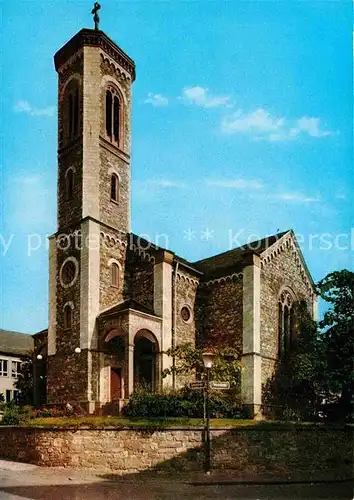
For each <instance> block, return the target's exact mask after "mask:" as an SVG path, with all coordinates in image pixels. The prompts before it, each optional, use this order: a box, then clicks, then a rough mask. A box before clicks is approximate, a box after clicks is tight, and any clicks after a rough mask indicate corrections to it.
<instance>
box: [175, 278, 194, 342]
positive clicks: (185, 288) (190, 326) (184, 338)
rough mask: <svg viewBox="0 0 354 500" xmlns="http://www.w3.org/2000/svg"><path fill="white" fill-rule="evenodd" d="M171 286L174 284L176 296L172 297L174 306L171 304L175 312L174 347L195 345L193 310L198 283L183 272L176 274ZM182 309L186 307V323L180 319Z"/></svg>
mask: <svg viewBox="0 0 354 500" xmlns="http://www.w3.org/2000/svg"><path fill="white" fill-rule="evenodd" d="M173 284H176V295H173V300H174V299H176V304H173V307H174V310H175V311H176V330H175V345H178V344H184V343H191V344H192V345H195V340H196V321H195V308H196V294H197V286H198V281H197V280H196V278H195V276H192V275H191V274H190V273H188V272H186V271H185V270H183V273H178V275H177V280H176V281H173ZM183 307H187V308H188V309H189V312H190V318H189V320H187V321H185V320H184V319H183V318H182V314H181V310H182V308H183Z"/></svg>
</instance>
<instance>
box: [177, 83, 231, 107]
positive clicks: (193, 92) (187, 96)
mask: <svg viewBox="0 0 354 500" xmlns="http://www.w3.org/2000/svg"><path fill="white" fill-rule="evenodd" d="M180 99H182V100H183V101H184V102H186V103H188V104H195V105H196V106H200V107H202V108H217V107H224V106H227V107H230V106H232V104H230V97H229V96H222V95H212V94H211V93H210V91H209V89H208V88H205V87H200V86H198V85H197V86H195V87H185V88H184V89H183V92H182V96H181V97H180Z"/></svg>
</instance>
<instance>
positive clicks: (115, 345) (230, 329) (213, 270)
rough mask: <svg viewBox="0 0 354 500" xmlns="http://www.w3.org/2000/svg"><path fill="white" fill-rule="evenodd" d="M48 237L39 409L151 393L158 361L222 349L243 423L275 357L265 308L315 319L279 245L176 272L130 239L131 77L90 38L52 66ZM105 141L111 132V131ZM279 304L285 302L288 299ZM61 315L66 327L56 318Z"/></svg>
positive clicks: (92, 34) (307, 285)
mask: <svg viewBox="0 0 354 500" xmlns="http://www.w3.org/2000/svg"><path fill="white" fill-rule="evenodd" d="M54 59H55V67H56V70H57V72H58V137H59V138H58V227H57V232H56V233H55V234H54V235H53V236H52V237H51V238H50V252H49V267H50V270H49V329H48V360H47V365H48V370H47V371H48V379H47V380H48V388H47V389H48V402H49V403H57V402H67V401H68V402H74V403H77V402H80V404H83V405H84V406H86V407H87V408H88V409H89V411H98V410H99V409H100V407H102V406H105V405H107V404H111V403H114V404H117V405H118V407H119V408H120V407H121V404H123V402H124V401H125V400H126V399H127V398H129V396H130V395H131V393H132V392H133V390H134V389H135V388H137V387H138V386H139V385H147V386H149V387H150V388H151V390H158V389H161V388H162V387H173V388H177V387H179V386H180V385H181V384H184V383H186V382H188V381H189V380H190V378H191V377H187V378H185V379H183V380H182V379H179V380H176V379H175V378H172V377H167V378H165V379H162V377H161V373H162V371H163V370H165V369H168V368H171V366H172V365H173V360H172V358H171V357H170V356H169V355H167V352H168V350H169V349H170V348H171V347H174V346H177V345H179V344H183V343H190V344H192V345H199V346H205V347H208V348H213V347H214V346H220V345H222V346H224V347H225V346H230V347H234V348H236V349H237V350H238V351H239V352H240V356H242V364H243V370H242V383H241V385H242V395H243V399H244V402H245V403H246V404H248V405H250V406H251V407H252V409H253V410H255V413H256V408H257V407H259V406H260V403H261V384H262V382H265V381H266V379H267V378H268V377H269V376H271V374H272V371H273V370H274V366H275V363H276V360H277V357H278V352H277V346H278V340H277V339H278V336H279V333H278V312H277V307H278V297H279V293H281V291H282V290H284V289H285V288H286V289H287V290H291V294H292V296H293V298H294V299H293V300H294V301H300V300H305V301H306V302H307V304H308V305H309V308H310V309H311V311H314V310H315V302H316V300H315V295H314V286H313V283H312V281H311V277H310V275H309V272H308V270H307V268H306V265H305V263H304V261H303V258H302V256H301V252H300V250H299V249H298V247H297V244H296V240H295V236H294V234H293V233H292V231H288V232H287V233H282V234H280V235H275V236H270V237H268V238H265V239H264V240H260V241H259V242H256V243H257V246H253V245H252V246H251V245H250V246H248V247H241V248H237V249H234V250H231V251H229V252H224V253H222V254H220V255H216V256H214V257H210V258H208V259H203V260H201V261H198V262H194V263H191V262H188V261H186V260H184V259H181V258H180V257H178V256H177V255H176V254H175V253H173V252H172V251H169V250H165V249H163V248H159V247H157V246H155V245H152V244H150V243H149V242H147V241H146V240H143V239H142V238H140V237H138V236H136V235H134V234H133V233H131V232H130V202H131V201H130V200H131V162H130V153H131V88H132V83H133V81H134V79H135V64H134V62H133V61H132V60H131V59H130V58H129V56H128V55H126V54H125V53H124V52H123V51H122V50H121V49H120V48H119V47H118V46H117V45H115V44H114V43H113V42H112V41H111V40H110V39H109V38H108V37H107V36H106V35H105V34H104V33H103V32H101V31H95V30H81V31H80V32H79V33H77V34H76V35H75V36H74V37H73V38H72V39H71V40H70V41H69V42H67V43H66V44H65V45H64V46H63V47H62V48H61V49H60V50H59V51H58V52H57V54H56V55H55V58H54ZM112 127H113V128H112ZM289 293H290V292H289ZM67 307H70V310H71V315H70V318H69V319H70V324H69V325H68V324H66V323H67V322H68V317H67V316H65V310H66V308H67Z"/></svg>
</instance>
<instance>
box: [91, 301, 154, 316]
mask: <svg viewBox="0 0 354 500" xmlns="http://www.w3.org/2000/svg"><path fill="white" fill-rule="evenodd" d="M128 309H133V310H135V311H139V312H143V313H145V314H150V315H153V316H156V314H155V313H154V311H153V310H152V309H150V308H149V307H146V306H144V305H143V304H140V302H137V301H136V300H134V299H127V300H125V301H124V302H121V303H120V304H117V305H115V306H113V307H111V308H110V309H108V310H107V311H104V312H103V313H101V314H100V315H99V317H100V318H103V317H105V316H111V315H112V314H116V313H119V312H122V311H126V310H128Z"/></svg>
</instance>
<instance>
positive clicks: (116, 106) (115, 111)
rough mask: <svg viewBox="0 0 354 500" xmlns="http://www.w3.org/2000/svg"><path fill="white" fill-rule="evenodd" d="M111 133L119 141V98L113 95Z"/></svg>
mask: <svg viewBox="0 0 354 500" xmlns="http://www.w3.org/2000/svg"><path fill="white" fill-rule="evenodd" d="M113 135H114V139H115V140H116V141H117V142H118V141H119V99H118V97H117V96H114V105H113Z"/></svg>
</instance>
